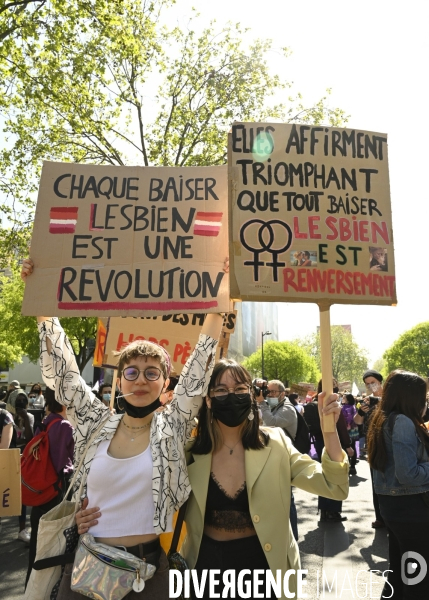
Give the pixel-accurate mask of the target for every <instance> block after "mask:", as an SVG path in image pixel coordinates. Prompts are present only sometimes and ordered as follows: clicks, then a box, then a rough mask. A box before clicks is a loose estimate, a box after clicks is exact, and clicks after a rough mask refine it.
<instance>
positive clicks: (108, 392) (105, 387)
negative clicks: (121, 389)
mask: <svg viewBox="0 0 429 600" xmlns="http://www.w3.org/2000/svg"><path fill="white" fill-rule="evenodd" d="M97 397H98V398H99V399H100V400H101V401H102V402H104V404H105V405H106V406H110V398H111V397H112V384H111V383H102V384H101V385H100V387H99V388H98V392H97Z"/></svg>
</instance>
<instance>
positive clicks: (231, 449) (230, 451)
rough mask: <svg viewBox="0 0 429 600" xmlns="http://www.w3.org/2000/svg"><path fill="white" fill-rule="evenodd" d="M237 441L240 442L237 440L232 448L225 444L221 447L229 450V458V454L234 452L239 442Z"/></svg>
mask: <svg viewBox="0 0 429 600" xmlns="http://www.w3.org/2000/svg"><path fill="white" fill-rule="evenodd" d="M239 441H240V440H237V441H236V442H235V444H234V445H233V447H232V448H231V447H230V446H228V444H225V442H224V443H223V445H224V446H226V447H227V448H228V450H229V455H230V456H231V454H232V453H233V452H234V448H235V447H236V445H237V444H238V442H239Z"/></svg>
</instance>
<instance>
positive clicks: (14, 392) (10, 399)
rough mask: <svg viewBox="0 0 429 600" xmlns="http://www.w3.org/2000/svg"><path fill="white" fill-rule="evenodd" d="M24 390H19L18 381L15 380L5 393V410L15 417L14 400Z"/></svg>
mask: <svg viewBox="0 0 429 600" xmlns="http://www.w3.org/2000/svg"><path fill="white" fill-rule="evenodd" d="M23 391H24V390H22V389H21V384H20V383H19V381H18V380H17V379H14V380H13V381H11V382H10V383H9V388H8V391H7V395H6V398H5V402H6V408H7V410H8V411H9V412H10V413H12V414H13V415H15V400H16V397H17V396H18V393H19V392H23Z"/></svg>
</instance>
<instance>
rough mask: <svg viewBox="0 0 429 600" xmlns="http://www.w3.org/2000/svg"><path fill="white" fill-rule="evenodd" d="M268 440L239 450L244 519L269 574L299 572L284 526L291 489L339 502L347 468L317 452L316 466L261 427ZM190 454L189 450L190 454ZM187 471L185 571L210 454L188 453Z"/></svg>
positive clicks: (195, 541) (198, 532)
mask: <svg viewBox="0 0 429 600" xmlns="http://www.w3.org/2000/svg"><path fill="white" fill-rule="evenodd" d="M264 431H266V432H267V433H268V434H269V436H270V440H269V443H268V445H267V447H266V448H264V449H262V450H246V451H245V469H246V486H247V494H248V498H249V509H250V515H251V517H252V520H253V524H254V526H255V530H256V534H257V536H258V538H259V541H260V543H261V546H262V548H263V549H264V552H265V556H266V558H267V561H268V564H269V566H270V569H271V570H272V571H273V573H274V574H275V572H276V570H277V569H281V571H282V573H283V574H284V572H285V571H286V570H287V569H295V570H296V569H300V568H301V567H300V565H301V563H300V558H299V550H298V545H297V543H296V541H295V538H294V537H293V534H292V530H291V527H290V521H289V510H290V497H291V485H293V486H296V487H298V488H300V489H302V490H305V491H307V492H310V493H311V494H316V495H318V496H324V497H325V498H333V499H334V500H345V499H346V498H347V496H348V492H349V463H348V459H347V455H346V453H345V452H343V461H342V462H341V463H338V462H333V461H331V460H330V459H329V457H328V455H327V454H326V452H325V451H324V452H323V456H322V464H320V463H318V462H316V461H314V460H312V459H311V458H310V457H309V456H308V455H306V454H300V453H299V452H298V450H296V449H295V448H294V447H293V446H292V444H291V441H290V439H289V438H288V437H287V436H286V435H285V434H284V432H283V430H282V429H280V428H278V427H270V428H264ZM191 452H192V449H191ZM192 456H193V460H194V462H193V463H192V464H190V465H189V466H188V473H189V479H190V482H191V488H192V492H191V495H190V497H189V502H188V507H187V510H186V517H185V521H186V528H187V537H186V539H185V541H184V543H183V546H182V548H181V553H182V555H183V556H184V557H185V559H186V562H187V564H188V568H189V569H193V568H194V567H195V564H196V562H197V558H198V552H199V548H200V544H201V538H202V536H203V530H204V515H205V510H206V499H207V489H208V484H209V477H210V470H211V463H212V455H211V454H193V455H192ZM289 590H290V591H291V592H295V593H296V578H295V577H294V576H291V577H290V579H289Z"/></svg>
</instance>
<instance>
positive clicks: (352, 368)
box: [295, 325, 368, 382]
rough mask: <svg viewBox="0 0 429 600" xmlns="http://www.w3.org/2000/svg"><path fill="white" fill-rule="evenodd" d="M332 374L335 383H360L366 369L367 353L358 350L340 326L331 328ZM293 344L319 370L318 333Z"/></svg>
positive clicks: (350, 336) (351, 338)
mask: <svg viewBox="0 0 429 600" xmlns="http://www.w3.org/2000/svg"><path fill="white" fill-rule="evenodd" d="M331 340H332V346H331V347H332V374H333V376H334V377H335V379H336V380H337V381H339V382H340V381H360V380H361V378H362V375H363V373H364V372H365V371H366V369H367V368H368V356H367V351H366V350H364V349H363V348H360V347H359V345H358V344H357V343H356V342H355V341H354V339H353V336H352V334H351V333H350V332H349V331H347V330H345V329H344V328H343V327H342V326H341V325H334V326H333V327H331ZM295 342H296V343H297V344H298V345H299V346H300V347H301V348H303V349H305V350H306V351H307V352H308V353H309V354H310V356H312V357H313V358H314V359H315V361H316V364H317V366H318V368H319V369H321V368H322V365H321V361H320V336H319V334H318V333H315V334H313V335H310V336H308V337H306V338H304V339H298V340H295Z"/></svg>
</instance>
